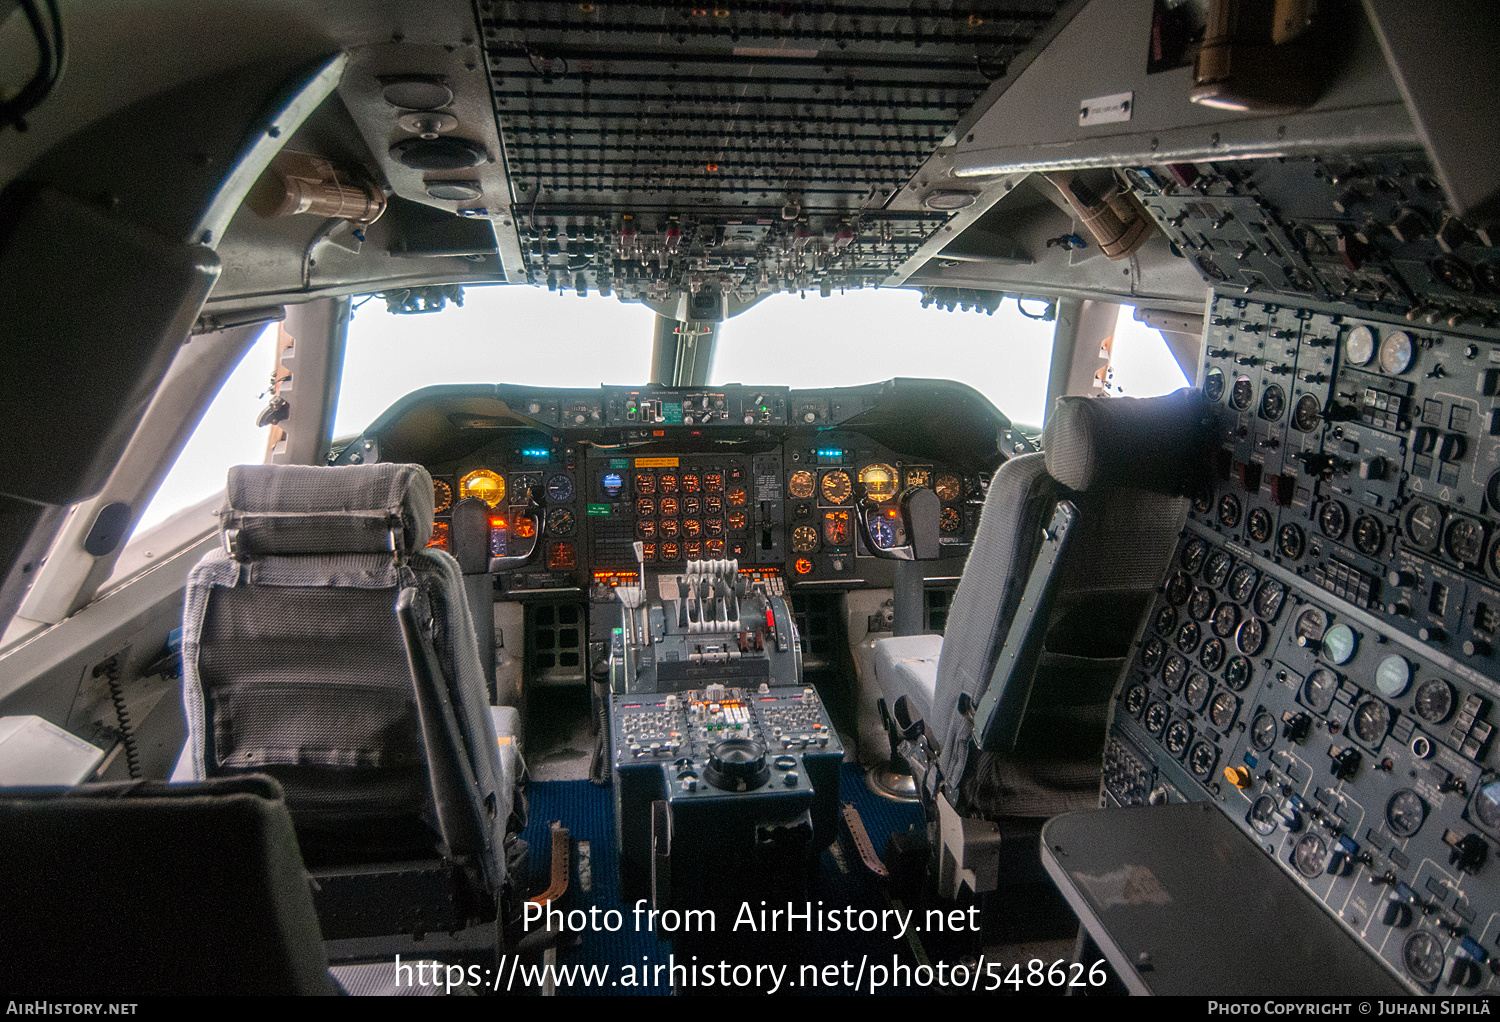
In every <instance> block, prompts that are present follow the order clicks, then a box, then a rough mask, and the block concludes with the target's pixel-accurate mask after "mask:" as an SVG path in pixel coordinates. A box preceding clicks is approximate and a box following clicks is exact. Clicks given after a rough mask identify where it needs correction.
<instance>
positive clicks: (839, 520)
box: [823, 511, 849, 546]
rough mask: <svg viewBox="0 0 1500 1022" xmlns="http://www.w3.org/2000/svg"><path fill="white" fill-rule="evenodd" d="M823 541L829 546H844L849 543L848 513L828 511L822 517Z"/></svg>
mask: <svg viewBox="0 0 1500 1022" xmlns="http://www.w3.org/2000/svg"><path fill="white" fill-rule="evenodd" d="M823 540H824V542H826V543H827V544H828V545H829V546H844V545H846V544H847V543H848V542H849V512H847V511H829V512H827V513H826V514H824V515H823Z"/></svg>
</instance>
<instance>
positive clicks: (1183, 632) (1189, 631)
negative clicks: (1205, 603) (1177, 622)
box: [1176, 621, 1203, 653]
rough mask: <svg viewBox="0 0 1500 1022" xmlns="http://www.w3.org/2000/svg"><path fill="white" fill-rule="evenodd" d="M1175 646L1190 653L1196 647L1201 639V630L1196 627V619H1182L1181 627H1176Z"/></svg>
mask: <svg viewBox="0 0 1500 1022" xmlns="http://www.w3.org/2000/svg"><path fill="white" fill-rule="evenodd" d="M1176 641H1177V648H1178V649H1180V650H1182V651H1183V652H1184V653H1191V652H1193V650H1195V649H1197V648H1198V643H1200V642H1202V641H1203V631H1202V629H1200V628H1199V627H1198V622H1196V621H1184V622H1183V624H1182V627H1181V628H1179V629H1177V640H1176Z"/></svg>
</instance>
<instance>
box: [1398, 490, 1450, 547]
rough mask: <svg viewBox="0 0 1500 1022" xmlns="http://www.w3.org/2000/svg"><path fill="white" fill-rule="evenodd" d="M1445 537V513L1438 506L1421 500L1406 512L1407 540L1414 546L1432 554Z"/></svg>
mask: <svg viewBox="0 0 1500 1022" xmlns="http://www.w3.org/2000/svg"><path fill="white" fill-rule="evenodd" d="M1442 536H1443V512H1442V511H1441V510H1439V509H1438V507H1437V505H1436V504H1431V503H1429V502H1427V501H1425V500H1419V501H1417V502H1416V503H1414V504H1412V506H1411V507H1410V508H1409V509H1408V510H1407V512H1406V538H1407V539H1409V540H1411V544H1412V546H1414V547H1416V548H1417V549H1418V550H1420V551H1422V552H1423V553H1427V554H1430V553H1432V552H1433V551H1434V550H1436V549H1437V548H1438V543H1439V542H1440V541H1441V540H1442Z"/></svg>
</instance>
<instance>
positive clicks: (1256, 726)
mask: <svg viewBox="0 0 1500 1022" xmlns="http://www.w3.org/2000/svg"><path fill="white" fill-rule="evenodd" d="M1278 733H1279V729H1278V728H1277V726H1276V718H1275V717H1273V716H1271V715H1270V714H1269V713H1266V712H1265V711H1264V710H1262V711H1261V712H1260V713H1257V714H1256V715H1255V719H1254V720H1252V721H1251V722H1250V744H1251V745H1253V746H1254V747H1255V751H1257V752H1269V751H1270V749H1271V746H1273V745H1275V744H1276V736H1277V734H1278Z"/></svg>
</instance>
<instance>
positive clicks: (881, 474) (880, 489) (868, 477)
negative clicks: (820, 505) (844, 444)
mask: <svg viewBox="0 0 1500 1022" xmlns="http://www.w3.org/2000/svg"><path fill="white" fill-rule="evenodd" d="M859 481H860V482H861V483H863V484H864V487H865V495H866V496H868V497H869V498H870V499H871V500H873V501H875V502H876V503H879V504H883V503H885V502H886V501H888V500H890V499H891V498H892V497H894V496H895V495H896V491H897V489H899V484H898V482H897V476H896V470H895V469H893V468H891V466H889V465H886V464H883V463H879V462H877V463H876V464H874V465H866V466H865V467H864V468H862V469H860V470H859ZM829 499H830V500H832V498H829ZM834 503H835V504H840V503H843V502H842V501H834Z"/></svg>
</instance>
